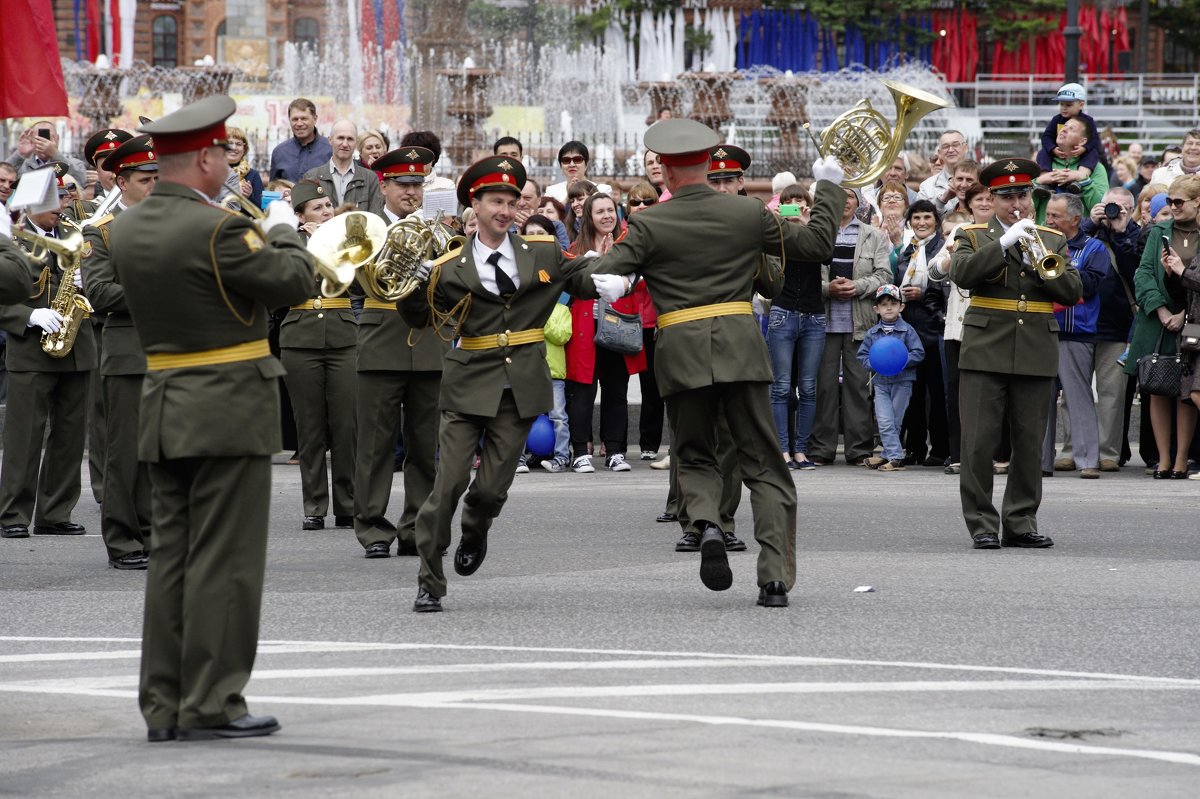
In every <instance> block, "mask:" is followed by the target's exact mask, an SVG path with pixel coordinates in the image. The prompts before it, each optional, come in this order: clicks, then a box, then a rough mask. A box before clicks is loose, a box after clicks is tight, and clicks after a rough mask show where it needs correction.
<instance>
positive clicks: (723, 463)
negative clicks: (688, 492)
mask: <svg viewBox="0 0 1200 799" xmlns="http://www.w3.org/2000/svg"><path fill="white" fill-rule="evenodd" d="M673 438H674V433H672V439H673ZM717 468H718V469H719V470H720V472H721V504H720V514H721V519H720V521H719V522H717V525H718V526H719V527H720V528H721V529H722V530H724V531H725V532H727V533H732V532H734V530H735V528H736V526H737V524H736V522H735V520H734V517H735V516H737V510H738V506H739V505H740V504H741V503H742V471H741V469H740V468H738V461H737V448H736V447H734V445H733V433H732V431H730V429H729V420H728V419H726V418H725V414H724V412H722V413H720V414H718V415H717ZM666 512H667V513H674V514H675V515H676V516H678V517H679V526H680V527H681V528H683V532H685V533H697V534H699V533H700V532H702V531H701V529H700V526H699V525H698V524H697V523H696V519H693V518H692V517H691V516H690V515H689V514H688V511H687V505H686V504H685V503H684V502H683V501H682V497H681V496H680V494H679V459H678V458H676V457H672V458H671V487H670V489H668V491H667V511H666Z"/></svg>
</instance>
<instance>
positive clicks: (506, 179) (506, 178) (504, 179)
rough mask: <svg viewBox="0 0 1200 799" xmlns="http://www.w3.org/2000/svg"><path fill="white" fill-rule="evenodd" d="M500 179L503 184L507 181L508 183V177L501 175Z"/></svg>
mask: <svg viewBox="0 0 1200 799" xmlns="http://www.w3.org/2000/svg"><path fill="white" fill-rule="evenodd" d="M500 179H501V180H503V181H504V182H505V183H508V181H509V177H508V175H501V176H500Z"/></svg>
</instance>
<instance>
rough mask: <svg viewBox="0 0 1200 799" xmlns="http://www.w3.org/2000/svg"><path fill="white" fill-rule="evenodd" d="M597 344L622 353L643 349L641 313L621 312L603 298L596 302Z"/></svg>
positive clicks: (630, 353)
mask: <svg viewBox="0 0 1200 799" xmlns="http://www.w3.org/2000/svg"><path fill="white" fill-rule="evenodd" d="M595 341H596V346H597V347H603V348H604V349H606V350H611V351H612V352H619V353H620V354H622V355H637V354H638V353H639V352H641V351H642V317H641V314H635V313H621V312H620V311H614V310H613V307H612V306H611V305H609V304H608V303H607V302H604V301H603V300H599V301H598V302H597V304H596V338H595Z"/></svg>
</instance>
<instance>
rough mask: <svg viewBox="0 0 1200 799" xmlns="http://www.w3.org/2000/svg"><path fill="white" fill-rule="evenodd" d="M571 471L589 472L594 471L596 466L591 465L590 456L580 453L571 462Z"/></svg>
mask: <svg viewBox="0 0 1200 799" xmlns="http://www.w3.org/2000/svg"><path fill="white" fill-rule="evenodd" d="M571 471H573V472H575V473H576V474H591V473H592V472H594V471H596V467H595V466H592V456H591V455H580V456H579V457H578V458H576V459H575V460H574V461H573V462H572V463H571Z"/></svg>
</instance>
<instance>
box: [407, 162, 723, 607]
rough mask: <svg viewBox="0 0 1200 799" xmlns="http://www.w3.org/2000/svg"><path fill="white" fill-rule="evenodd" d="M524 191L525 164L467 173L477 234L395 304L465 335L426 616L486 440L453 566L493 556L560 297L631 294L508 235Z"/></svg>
mask: <svg viewBox="0 0 1200 799" xmlns="http://www.w3.org/2000/svg"><path fill="white" fill-rule="evenodd" d="M524 185H525V167H523V166H522V165H521V162H520V161H518V160H516V159H515V158H509V157H506V156H491V157H489V158H484V159H483V160H481V161H477V162H476V163H475V164H473V165H472V166H471V167H469V168H468V169H467V170H466V171H465V172H464V173H463V175H462V177H461V178H459V181H458V201H459V202H460V203H462V204H463V205H465V206H469V207H470V208H472V209H474V211H475V216H476V219H478V220H479V230H478V232H477V233H476V234H475V235H474V236H472V237H471V239H470V241H468V242H467V243H466V244H465V245H464V246H463V247H462V249H460V250H452V251H450V252H449V253H446V254H445V255H443V256H442V257H441V258H440V259H438V261H437V262H436V264H434V265H433V271H432V273H430V274H429V275H428V281H427V285H424V286H421V287H420V288H418V289H417V290H416V291H414V292H413V293H412V294H410V295H409V296H408V297H406V298H404V299H403V300H401V301H400V303H399V307H400V311H401V313H402V314H403V315H404V318H405V320H407V321H408V322H409V324H411V325H412V326H413V327H417V328H422V327H430V326H432V327H433V330H432V331H428V332H430V333H433V334H435V335H438V336H443V337H445V338H453V337H454V336H459V335H461V338H460V339H459V346H458V347H455V348H454V349H452V350H450V351H449V352H448V353H447V354H446V365H445V371H444V373H443V375H442V381H441V398H440V401H439V407H440V409H441V429H440V431H439V433H438V449H439V451H440V455H439V461H438V468H437V477H436V478H435V479H434V484H433V490H432V491H431V493H430V495H429V498H428V499H427V500H426V501H425V503H424V504H423V505H422V506H421V509H420V511H418V513H417V519H416V543H417V550H418V553H419V554H420V556H421V570H420V574H419V576H418V583H419V588H418V592H417V599H416V602H415V603H414V604H413V610H414V611H416V612H418V613H429V612H437V611H440V610H441V609H442V600H441V598H442V597H443V596H445V594H446V578H445V575H444V573H443V571H442V557H441V555H442V548H443V547H444V546H445V544H446V542H445V541H444V540H443V538H442V532H441V531H443V530H445V529H448V525H449V523H450V517H452V516H453V515H454V510H455V507H456V506H457V505H458V499H459V496H460V495H461V494H462V492H463V487H464V486H466V485H467V480H468V478H469V476H470V472H471V464H472V462H473V461H474V456H475V449H476V447H477V446H478V445H479V442H480V438H481V437H482V438H483V452H482V454H481V455H480V459H479V468H478V470H477V471H476V472H475V478H474V480H472V481H471V483H470V487H469V488H467V496H466V499H465V500H464V501H463V512H462V519H461V524H462V538H461V539H460V542H459V545H458V548H457V550H456V551H455V553H454V571H455V572H457V573H458V574H460V575H462V576H467V575H471V574H474V573H475V572H476V571H477V570H478V569H479V567H480V565H481V564H482V563H483V560H484V558H485V557H486V556H487V550H488V531H489V529H490V528H491V526H492V522H493V521H494V520H495V518H496V517H497V516H499V515H500V510H501V509H502V508H503V507H504V503H505V501H506V500H507V499H508V488H509V486H511V485H512V481H513V477H514V475H515V474H516V468H517V461H518V459H519V458H520V457H521V453H522V452H523V451H524V449H525V439H526V437H527V436H528V435H529V428H530V427H532V425H533V421H534V419H536V418H537V416H538V414H540V413H546V412H548V411H549V410H550V407H551V405H552V404H553V402H552V399H553V398H552V393H551V385H550V368H549V367H548V366H547V364H546V345H545V343H544V341H545V336H544V333H543V328H544V326H545V324H546V320H547V319H549V318H550V312H551V310H553V309H554V306H555V304H556V303H557V302H558V299H559V297H560V296H561V295H562V293H563V292H564V291H566V292H567V293H569V294H571V295H572V296H576V297H588V298H592V299H594V298H595V297H596V296H597V294H598V293H599V294H600V296H604V297H605V299H607V300H609V301H610V302H611V301H613V300H615V299H617V298H618V297H619V296H620V295H621V293H622V292H625V291H628V289H629V288H630V283H629V280H628V279H626V278H624V277H622V276H619V275H615V274H597V275H593V272H594V271H596V266H595V265H591V264H588V263H587V261H589V260H590V259H575V258H573V257H571V256H568V255H566V254H565V253H563V251H562V249H561V248H560V247H559V245H558V240H557V239H556V238H555V237H554V236H527V237H521V236H518V235H517V234H515V233H510V232H509V229H510V228H511V227H512V224H513V219H514V218H515V214H516V209H517V200H518V199H520V196H521V189H522V188H523V187H524ZM722 546H724V543H723V542H722Z"/></svg>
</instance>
